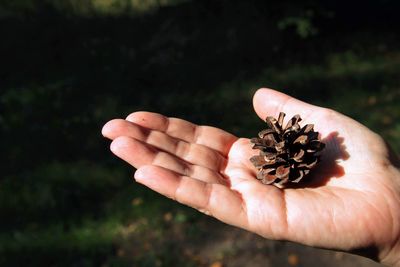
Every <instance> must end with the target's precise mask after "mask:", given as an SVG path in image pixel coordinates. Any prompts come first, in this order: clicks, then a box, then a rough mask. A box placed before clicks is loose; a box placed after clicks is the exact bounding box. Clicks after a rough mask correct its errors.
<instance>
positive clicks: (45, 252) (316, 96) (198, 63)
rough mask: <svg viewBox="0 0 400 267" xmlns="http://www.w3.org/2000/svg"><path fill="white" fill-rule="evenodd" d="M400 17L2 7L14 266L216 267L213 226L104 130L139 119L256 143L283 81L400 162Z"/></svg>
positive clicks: (4, 177)
mask: <svg viewBox="0 0 400 267" xmlns="http://www.w3.org/2000/svg"><path fill="white" fill-rule="evenodd" d="M108 2H110V3H111V4H107V3H108ZM282 2H284V3H282ZM399 8H400V4H399V2H398V1H396V0H392V1H390V0H387V1H363V2H360V3H359V4H354V3H351V1H313V0H308V1H294V0H293V1H223V0H214V1H172V0H171V1H155V0H154V1H143V0H142V1H126V0H125V1H123V0H114V1H105V0H97V1H96V0H85V1H77V0H76V1H74V0H69V1H68V0H65V1H56V0H46V1H39V0H37V1H35V0H25V1H23V0H14V1H0V140H1V141H0V150H1V153H0V155H1V162H2V163H1V164H0V166H1V177H0V217H1V219H0V229H1V230H0V265H1V266H22V265H28V266H207V264H209V262H200V261H198V260H196V259H194V258H193V257H192V256H190V255H186V254H182V247H184V246H185V243H187V242H190V241H193V240H198V238H199V236H202V235H204V234H206V233H207V226H205V227H203V228H202V227H201V226H199V225H200V224H201V223H203V221H204V220H205V219H204V217H203V216H202V215H199V214H198V213H196V212H194V211H192V210H190V209H188V208H184V207H182V206H180V205H177V204H175V203H172V202H171V201H169V200H166V199H164V198H162V197H160V196H158V195H157V194H155V193H152V192H150V191H149V190H147V189H145V188H143V187H141V186H139V185H136V184H135V183H134V182H133V181H132V180H131V179H130V178H131V177H132V174H133V170H132V169H131V168H129V166H127V165H126V164H124V163H122V162H121V161H119V160H117V159H115V158H114V157H113V156H112V155H111V153H110V152H109V149H108V145H109V142H108V141H106V140H104V139H103V138H102V136H101V134H100V131H101V127H102V125H103V124H104V123H105V122H106V121H107V120H109V119H112V118H116V117H120V118H124V117H125V116H126V115H128V114H129V113H130V112H133V111H137V110H150V111H155V112H160V113H164V114H166V115H168V116H176V117H182V118H185V119H188V120H191V121H194V122H196V123H199V124H208V125H213V126H217V127H221V128H224V129H226V130H228V131H230V132H232V133H234V134H236V135H239V136H246V137H251V136H253V135H254V134H255V133H257V132H258V130H259V129H260V128H261V127H263V125H262V122H261V121H260V120H259V119H258V118H257V117H256V115H255V114H254V113H253V110H252V104H251V98H252V95H253V93H254V92H255V90H256V89H257V88H259V87H262V86H268V87H271V88H277V89H279V90H281V91H283V92H286V93H289V94H291V95H293V96H295V97H298V98H300V99H302V100H305V101H308V102H311V103H313V104H317V105H323V106H327V107H331V108H334V109H336V110H338V111H340V112H343V113H345V114H347V115H349V116H351V117H353V118H355V119H357V120H359V121H360V122H362V123H363V124H366V125H367V126H368V127H370V128H372V129H373V130H375V131H376V132H378V133H379V134H381V135H382V136H384V137H385V139H386V140H387V141H388V142H389V143H390V144H391V146H392V147H393V148H394V150H395V151H397V152H399V151H400V122H399V121H400V105H399V104H398V103H400V83H399V73H400V72H399V71H400V49H399V48H400V46H399V44H400V40H399V30H398V29H399V26H400V25H399V24H400V23H399V20H398V10H399ZM365 145H366V146H368V145H369V144H365ZM206 220H207V219H206ZM175 231H178V233H179V234H178V235H179V236H181V237H182V238H177V239H176V240H175V241H174V240H173V239H172V240H169V239H168V240H167V237H168V238H170V237H171V236H175ZM193 242H195V241H193ZM199 247H200V248H201V245H199ZM249 249H251V248H249ZM126 251H130V252H126ZM132 251H134V252H132ZM202 264H203V265H202ZM249 266H250V265H249Z"/></svg>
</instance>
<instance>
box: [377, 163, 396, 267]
mask: <svg viewBox="0 0 400 267" xmlns="http://www.w3.org/2000/svg"><path fill="white" fill-rule="evenodd" d="M396 165H397V164H395V165H393V166H392V167H391V168H392V170H393V176H392V177H393V184H394V186H393V187H394V192H395V195H396V196H397V197H396V199H397V205H393V206H394V207H393V208H394V210H393V215H394V216H393V223H394V225H396V226H397V227H395V228H397V231H394V239H393V241H392V243H391V244H390V247H389V249H388V250H387V251H388V252H387V253H385V256H384V257H383V258H382V260H381V263H382V264H385V265H387V266H392V267H400V169H399V168H398V167H397V166H396Z"/></svg>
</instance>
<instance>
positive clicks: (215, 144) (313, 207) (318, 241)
mask: <svg viewBox="0 0 400 267" xmlns="http://www.w3.org/2000/svg"><path fill="white" fill-rule="evenodd" d="M253 102H254V108H255V111H256V113H257V115H258V116H259V117H260V118H261V119H265V118H266V117H267V116H274V117H276V116H277V115H278V114H279V112H280V111H283V112H285V113H286V115H287V117H286V118H291V117H292V116H293V115H295V114H300V115H301V117H302V119H303V121H302V122H301V123H302V125H305V124H306V123H313V124H315V130H316V131H319V132H320V134H321V138H322V140H323V142H324V143H325V144H326V148H325V149H324V150H323V152H322V162H321V164H319V166H318V167H317V168H316V169H314V170H312V176H311V177H309V178H310V182H309V183H305V184H303V185H301V186H300V185H299V186H297V188H286V189H279V188H277V187H275V186H271V185H263V184H261V183H260V182H259V181H258V180H257V179H255V176H256V169H255V168H254V167H253V166H252V164H251V163H250V161H249V158H250V157H251V156H252V155H255V154H257V153H258V152H257V151H255V150H252V149H251V144H250V142H249V139H247V138H238V137H236V136H234V135H232V134H230V133H227V132H225V131H223V130H221V129H217V128H213V127H209V126H198V125H195V124H192V123H190V122H187V121H184V120H181V119H177V118H167V117H164V116H163V115H160V114H155V113H149V112H135V113H132V114H131V115H129V116H128V117H127V119H126V120H122V119H116V120H112V121H110V122H108V123H107V124H106V125H105V126H104V128H103V135H104V136H106V137H108V138H110V139H112V140H113V142H112V143H111V150H112V152H113V153H114V154H115V155H117V156H118V157H120V158H121V159H123V160H125V161H126V162H128V163H129V164H131V165H132V166H134V167H135V168H137V171H136V173H135V179H136V181H137V182H139V183H142V184H143V185H145V186H147V187H149V188H151V189H152V190H154V191H157V192H159V193H161V194H163V195H165V196H167V197H169V198H172V199H175V200H176V201H179V202H181V203H183V204H186V205H189V206H191V207H193V208H196V209H198V210H200V211H202V212H204V213H206V214H208V215H211V216H214V217H215V218H217V219H219V220H221V221H223V222H226V223H228V224H231V225H235V226H238V227H241V228H244V229H247V230H249V231H252V232H254V233H257V234H259V235H261V236H264V237H266V238H269V239H279V240H290V241H294V242H299V243H302V244H306V245H310V246H317V247H322V248H329V249H337V250H343V251H351V252H355V253H361V254H362V253H366V254H368V256H369V257H371V258H373V259H376V260H379V261H381V262H382V263H384V264H388V265H391V266H400V173H399V170H398V169H396V167H394V166H393V164H392V162H391V159H390V155H389V151H388V148H387V146H386V145H385V143H384V142H383V140H382V139H381V138H380V137H379V136H378V135H377V134H375V133H373V132H372V131H370V130H369V129H367V128H366V127H364V126H363V125H361V124H359V123H358V122H356V121H354V120H352V119H350V118H348V117H346V116H344V115H342V114H340V113H337V112H335V111H332V110H329V109H325V108H321V107H317V106H313V105H310V104H307V103H304V102H301V101H299V100H296V99H294V98H292V97H289V96H287V95H285V94H282V93H279V92H277V91H274V90H271V89H260V90H259V91H257V93H256V94H255V96H254V99H253ZM257 130H259V129H255V133H256V132H257Z"/></svg>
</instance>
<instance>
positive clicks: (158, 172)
mask: <svg viewBox="0 0 400 267" xmlns="http://www.w3.org/2000/svg"><path fill="white" fill-rule="evenodd" d="M135 179H136V181H137V182H139V183H141V184H143V185H145V186H147V187H149V188H150V189H152V190H154V191H156V192H158V193H160V194H162V195H164V196H166V197H169V198H172V199H174V200H176V201H178V202H180V203H182V204H185V205H188V206H191V207H193V208H195V209H197V210H199V211H201V212H203V213H205V214H207V215H211V216H214V217H215V218H217V219H219V220H221V221H223V222H226V223H229V224H232V225H236V226H239V227H245V228H246V227H247V225H248V222H247V214H246V211H245V208H244V203H243V202H242V198H241V196H240V194H239V193H237V192H236V191H233V190H231V189H229V188H228V187H226V186H223V185H220V184H212V183H206V182H204V181H200V180H197V179H193V178H191V177H188V176H184V175H180V174H177V173H175V172H172V171H170V170H167V169H165V168H162V167H158V166H143V167H141V168H139V169H138V170H137V171H136V173H135Z"/></svg>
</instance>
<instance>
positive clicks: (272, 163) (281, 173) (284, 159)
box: [250, 112, 325, 186]
mask: <svg viewBox="0 0 400 267" xmlns="http://www.w3.org/2000/svg"><path fill="white" fill-rule="evenodd" d="M284 117H285V113H283V112H281V113H279V117H278V120H276V119H275V118H273V117H267V119H266V123H267V125H268V129H265V130H263V131H261V132H259V133H258V136H259V137H256V138H252V139H251V141H250V142H251V143H253V144H254V145H253V149H259V150H260V154H259V155H258V156H253V157H252V158H251V159H250V161H251V162H252V163H253V165H254V166H255V167H256V168H257V169H258V170H259V172H258V174H257V179H259V180H261V182H262V183H264V184H275V185H277V186H282V185H284V184H286V183H290V182H291V183H298V182H300V181H301V180H302V179H303V177H304V176H305V175H307V174H308V173H309V172H310V169H311V168H312V167H314V166H315V165H316V164H317V163H318V162H319V160H320V158H319V155H318V154H317V152H319V151H321V150H322V149H323V148H324V147H325V144H324V143H321V141H320V140H319V139H318V132H314V125H313V124H307V125H305V126H304V127H302V128H301V127H300V125H299V122H300V121H301V118H300V116H299V115H295V116H294V117H293V118H291V119H290V120H289V121H288V123H287V124H286V127H285V128H283V118H284Z"/></svg>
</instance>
